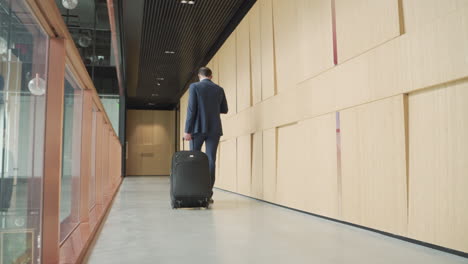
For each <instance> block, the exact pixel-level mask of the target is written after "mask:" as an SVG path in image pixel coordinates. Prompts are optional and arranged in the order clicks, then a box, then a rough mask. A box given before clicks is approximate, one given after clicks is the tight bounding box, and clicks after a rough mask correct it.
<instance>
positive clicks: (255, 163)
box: [251, 131, 263, 199]
mask: <svg viewBox="0 0 468 264" xmlns="http://www.w3.org/2000/svg"><path fill="white" fill-rule="evenodd" d="M251 196H252V197H254V198H257V199H263V133H262V132H261V131H260V132H257V133H255V134H253V135H252V188H251Z"/></svg>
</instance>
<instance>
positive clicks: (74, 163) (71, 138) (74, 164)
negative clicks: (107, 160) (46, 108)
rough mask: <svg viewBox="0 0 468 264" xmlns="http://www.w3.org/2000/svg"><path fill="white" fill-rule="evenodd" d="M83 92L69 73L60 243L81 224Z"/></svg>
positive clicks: (65, 99)
mask: <svg viewBox="0 0 468 264" xmlns="http://www.w3.org/2000/svg"><path fill="white" fill-rule="evenodd" d="M82 102H83V91H82V90H81V89H80V87H78V85H77V84H76V82H75V80H74V79H73V77H72V76H71V73H70V72H69V71H68V69H67V74H66V77H65V98H64V113H63V150H62V181H61V193H60V221H61V224H60V240H61V241H63V240H64V239H65V238H66V236H67V235H68V234H70V232H71V231H72V230H73V229H74V228H75V227H76V226H77V225H78V223H79V211H80V166H81V121H82V120H81V116H82V109H83V103H82Z"/></svg>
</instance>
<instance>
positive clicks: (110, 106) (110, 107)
mask: <svg viewBox="0 0 468 264" xmlns="http://www.w3.org/2000/svg"><path fill="white" fill-rule="evenodd" d="M99 97H100V98H101V102H102V105H103V106H104V109H105V110H106V113H107V116H108V117H109V119H110V121H111V124H112V127H113V128H114V131H115V132H116V134H117V136H118V135H119V114H120V97H119V96H118V95H100V96H99Z"/></svg>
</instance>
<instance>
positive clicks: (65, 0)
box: [62, 0, 78, 10]
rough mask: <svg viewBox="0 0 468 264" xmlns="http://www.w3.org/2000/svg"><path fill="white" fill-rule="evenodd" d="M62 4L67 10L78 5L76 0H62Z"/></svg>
mask: <svg viewBox="0 0 468 264" xmlns="http://www.w3.org/2000/svg"><path fill="white" fill-rule="evenodd" d="M62 5H63V7H65V8H66V9H69V10H71V9H75V8H76V6H77V5H78V0H62Z"/></svg>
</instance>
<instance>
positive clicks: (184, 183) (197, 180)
mask: <svg viewBox="0 0 468 264" xmlns="http://www.w3.org/2000/svg"><path fill="white" fill-rule="evenodd" d="M210 196H211V176H210V169H209V163H208V156H206V154H205V153H203V152H201V151H185V150H183V151H178V152H176V153H174V156H173V157H172V167H171V206H172V208H173V209H176V208H187V207H205V208H209V206H210V203H209V201H210Z"/></svg>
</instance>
